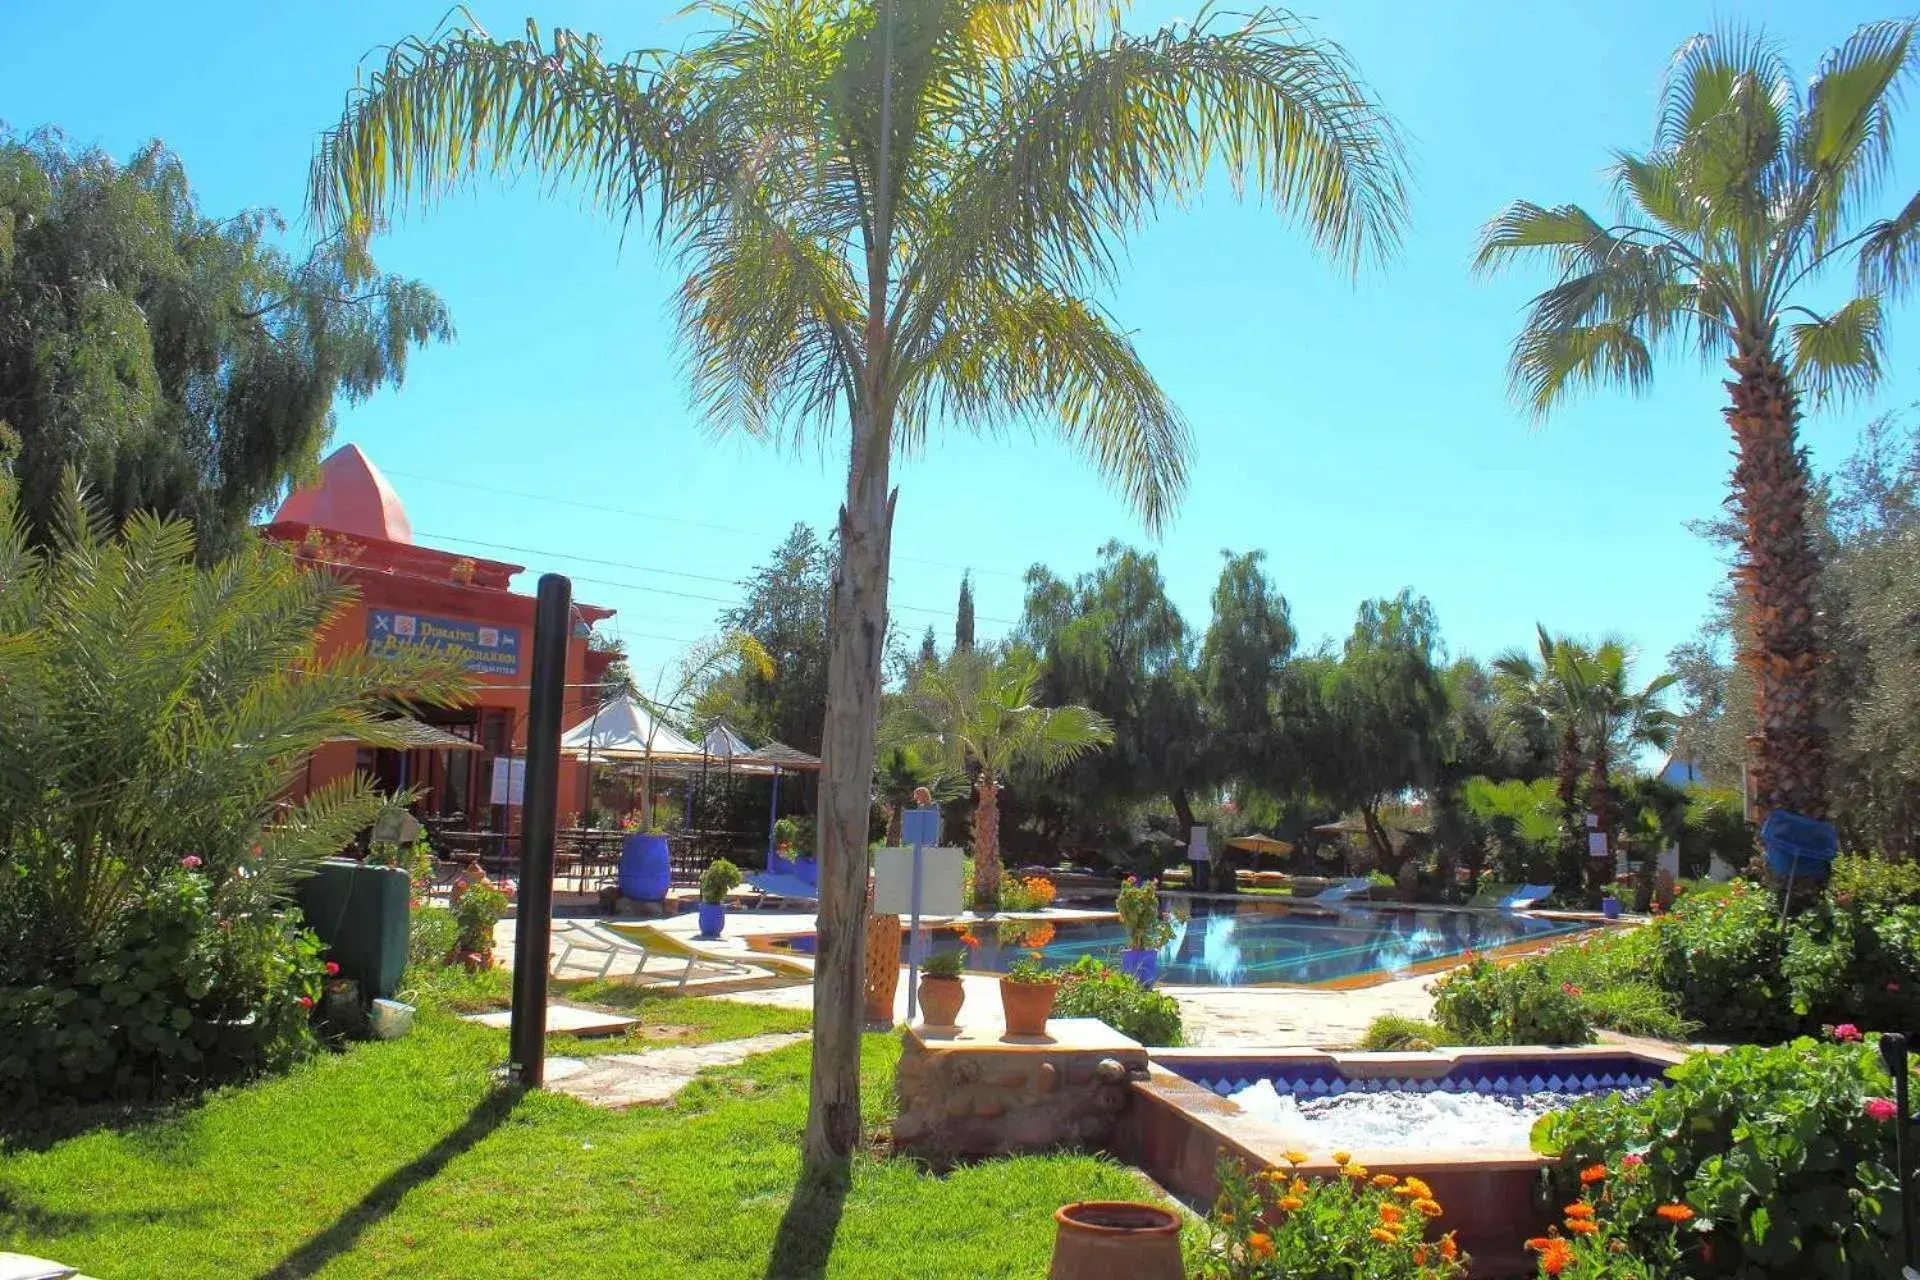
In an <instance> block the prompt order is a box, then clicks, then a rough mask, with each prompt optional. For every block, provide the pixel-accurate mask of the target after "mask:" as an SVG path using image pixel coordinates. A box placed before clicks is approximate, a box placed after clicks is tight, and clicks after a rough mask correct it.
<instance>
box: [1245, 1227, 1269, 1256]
mask: <svg viewBox="0 0 1920 1280" xmlns="http://www.w3.org/2000/svg"><path fill="white" fill-rule="evenodd" d="M1247 1250H1248V1252H1250V1253H1252V1254H1253V1256H1254V1257H1256V1258H1271V1257H1272V1256H1273V1237H1272V1236H1270V1235H1267V1234H1265V1233H1264V1232H1259V1231H1256V1232H1254V1233H1253V1234H1252V1235H1250V1236H1248V1237H1247Z"/></svg>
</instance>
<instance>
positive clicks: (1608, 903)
mask: <svg viewBox="0 0 1920 1280" xmlns="http://www.w3.org/2000/svg"><path fill="white" fill-rule="evenodd" d="M1600 914H1601V915H1603V916H1605V917H1606V918H1607V919H1609V920H1618V919H1619V918H1620V899H1618V898H1611V897H1609V898H1602V899H1600Z"/></svg>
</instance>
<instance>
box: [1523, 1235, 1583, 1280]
mask: <svg viewBox="0 0 1920 1280" xmlns="http://www.w3.org/2000/svg"><path fill="white" fill-rule="evenodd" d="M1527 1248H1529V1249H1532V1250H1533V1251H1534V1252H1535V1253H1538V1254H1539V1255H1540V1273H1541V1274H1542V1275H1549V1276H1557V1275H1559V1274H1560V1273H1561V1272H1563V1271H1565V1270H1566V1269H1567V1268H1568V1267H1570V1266H1572V1265H1573V1246H1572V1245H1570V1244H1568V1243H1567V1242H1566V1240H1565V1239H1563V1238H1562V1237H1560V1236H1536V1237H1535V1238H1534V1239H1532V1240H1529V1241H1527Z"/></svg>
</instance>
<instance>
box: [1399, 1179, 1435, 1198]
mask: <svg viewBox="0 0 1920 1280" xmlns="http://www.w3.org/2000/svg"><path fill="white" fill-rule="evenodd" d="M1394 1194H1395V1195H1403V1196H1405V1197H1406V1198H1407V1199H1409V1200H1431V1199H1433V1188H1432V1187H1430V1186H1428V1185H1427V1184H1426V1183H1425V1182H1423V1181H1422V1180H1421V1179H1419V1178H1411V1177H1410V1178H1402V1179H1401V1180H1400V1189H1399V1190H1398V1191H1396V1192H1395V1193H1394Z"/></svg>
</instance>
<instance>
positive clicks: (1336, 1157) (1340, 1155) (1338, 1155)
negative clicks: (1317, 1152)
mask: <svg viewBox="0 0 1920 1280" xmlns="http://www.w3.org/2000/svg"><path fill="white" fill-rule="evenodd" d="M1351 1159H1353V1157H1352V1156H1350V1155H1348V1154H1347V1153H1346V1152H1344V1151H1336V1152H1334V1153H1333V1162H1334V1163H1335V1164H1345V1163H1346V1162H1347V1161H1349V1160H1351Z"/></svg>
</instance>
